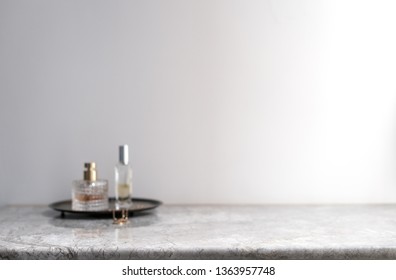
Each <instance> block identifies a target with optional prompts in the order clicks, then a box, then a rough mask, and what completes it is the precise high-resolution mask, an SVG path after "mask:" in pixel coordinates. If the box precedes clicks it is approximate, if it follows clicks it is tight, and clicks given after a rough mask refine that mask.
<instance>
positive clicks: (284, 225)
mask: <svg viewBox="0 0 396 280" xmlns="http://www.w3.org/2000/svg"><path fill="white" fill-rule="evenodd" d="M0 259H396V205H391V204H389V205H324V206H321V205H316V206H315V205H306V206H302V205H301V206H287V205H261V206H214V205H212V206H205V205H201V206H198V205H197V206H193V205H186V206H182V205H162V206H160V207H159V208H157V209H156V210H154V211H151V212H147V213H144V214H143V213H142V214H140V215H136V216H133V217H132V218H131V219H130V221H129V223H128V224H127V225H124V226H119V225H113V224H112V220H111V219H110V218H101V219H92V218H87V217H80V216H78V215H72V214H66V217H65V218H61V216H60V214H59V213H58V212H55V211H53V210H51V209H49V208H47V207H46V206H7V207H3V208H0Z"/></svg>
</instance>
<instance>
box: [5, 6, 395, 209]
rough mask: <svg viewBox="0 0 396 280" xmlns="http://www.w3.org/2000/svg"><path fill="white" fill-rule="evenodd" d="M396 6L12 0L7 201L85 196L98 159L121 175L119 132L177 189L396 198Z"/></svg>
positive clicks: (134, 153) (169, 191) (189, 196)
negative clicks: (80, 182)
mask: <svg viewBox="0 0 396 280" xmlns="http://www.w3.org/2000/svg"><path fill="white" fill-rule="evenodd" d="M395 14H396V7H395V4H394V1H374V0H372V1H350V0H346V1H330V0H329V1H318V0H305V1H293V0H277V1H268V0H267V1H261V0H260V1H259V0H257V1H254V0H249V1H245V0H239V1H236V0H223V1H220V0H195V1H193V0H188V1H185V0H166V1H161V0H144V1H143V0H141V1H126V0H125V1H120V0H112V1H98V0H82V1H81V0H70V1H60V0H57V1H53V0H46V1H42V0H35V1H30V0H0V133H1V137H0V204H1V203H3V204H14V203H23V204H32V203H33V204H41V203H50V202H53V201H55V200H60V199H68V198H70V187H71V181H72V180H74V179H79V178H81V177H82V169H83V163H84V162H86V161H96V162H97V165H98V172H99V176H100V177H102V178H107V179H109V180H110V182H112V178H113V166H114V164H115V162H116V160H117V146H118V145H119V144H129V145H130V149H131V161H132V165H133V169H134V194H135V195H136V196H139V197H149V198H156V199H160V200H163V201H164V202H166V203H382V202H396V32H395V27H396V17H395ZM111 186H113V184H112V183H111ZM113 193H114V191H113V190H112V191H111V194H113Z"/></svg>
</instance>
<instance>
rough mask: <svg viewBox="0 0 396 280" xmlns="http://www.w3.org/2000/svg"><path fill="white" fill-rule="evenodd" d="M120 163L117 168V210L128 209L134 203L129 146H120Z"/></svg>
mask: <svg viewBox="0 0 396 280" xmlns="http://www.w3.org/2000/svg"><path fill="white" fill-rule="evenodd" d="M118 156H119V157H118V163H117V164H116V166H115V196H116V197H115V198H116V201H115V205H116V209H126V208H129V207H130V206H131V203H132V200H131V198H132V168H131V166H130V165H129V153H128V145H122V146H119V151H118Z"/></svg>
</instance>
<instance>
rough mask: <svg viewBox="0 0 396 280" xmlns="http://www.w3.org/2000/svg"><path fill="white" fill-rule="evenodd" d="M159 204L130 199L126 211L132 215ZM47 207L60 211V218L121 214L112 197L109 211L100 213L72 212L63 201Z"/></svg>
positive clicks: (157, 201)
mask: <svg viewBox="0 0 396 280" xmlns="http://www.w3.org/2000/svg"><path fill="white" fill-rule="evenodd" d="M161 204H162V202H161V201H159V200H154V199H146V198H132V204H131V206H130V208H129V209H128V213H129V214H133V213H136V212H141V211H146V210H151V209H154V208H156V207H158V206H159V205H161ZM48 206H49V207H50V208H52V209H54V210H56V211H60V212H61V214H62V216H64V215H65V213H73V214H85V215H90V216H104V215H109V214H112V213H113V211H115V213H121V210H115V199H114V198H113V197H111V198H109V209H106V210H100V211H78V210H73V209H72V202H71V200H63V201H58V202H54V203H52V204H50V205H48Z"/></svg>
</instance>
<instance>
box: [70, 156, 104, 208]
mask: <svg viewBox="0 0 396 280" xmlns="http://www.w3.org/2000/svg"><path fill="white" fill-rule="evenodd" d="M108 193H109V187H108V181H107V180H100V179H97V173H96V164H95V163H94V162H89V163H85V164H84V180H75V181H73V186H72V209H73V210H76V211H100V210H107V209H109V195H108Z"/></svg>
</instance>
